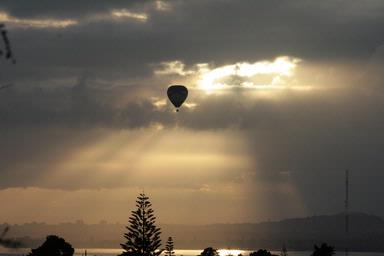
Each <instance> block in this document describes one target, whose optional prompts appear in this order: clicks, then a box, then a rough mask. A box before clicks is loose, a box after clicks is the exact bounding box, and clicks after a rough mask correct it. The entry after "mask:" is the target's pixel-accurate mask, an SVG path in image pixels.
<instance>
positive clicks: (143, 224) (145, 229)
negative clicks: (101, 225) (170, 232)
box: [121, 193, 162, 256]
mask: <svg viewBox="0 0 384 256" xmlns="http://www.w3.org/2000/svg"><path fill="white" fill-rule="evenodd" d="M136 207H137V210H134V211H132V215H131V217H130V218H129V225H128V226H127V227H126V228H127V230H128V232H127V233H125V234H124V237H125V238H126V239H127V241H126V242H125V243H124V244H121V247H122V248H123V249H124V251H123V253H122V254H121V255H122V256H128V255H129V256H133V255H134V256H158V255H160V254H161V252H162V251H161V250H159V247H160V246H161V239H160V234H161V231H160V228H158V227H156V225H155V220H156V217H155V216H154V213H153V210H152V208H151V207H152V204H151V203H150V202H149V198H148V197H147V196H146V195H145V194H144V193H141V194H140V195H139V196H138V197H137V200H136Z"/></svg>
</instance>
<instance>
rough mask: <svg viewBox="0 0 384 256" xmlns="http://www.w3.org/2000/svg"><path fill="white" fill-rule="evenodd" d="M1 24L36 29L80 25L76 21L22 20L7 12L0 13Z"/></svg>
mask: <svg viewBox="0 0 384 256" xmlns="http://www.w3.org/2000/svg"><path fill="white" fill-rule="evenodd" d="M0 22H7V23H9V24H11V25H14V26H20V27H36V28H66V27H70V26H74V25H77V24H78V22H77V21H76V20H72V19H62V20H61V19H20V18H16V17H12V16H10V15H9V14H7V13H5V12H0Z"/></svg>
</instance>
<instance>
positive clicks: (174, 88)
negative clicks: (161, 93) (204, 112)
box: [167, 85, 188, 111]
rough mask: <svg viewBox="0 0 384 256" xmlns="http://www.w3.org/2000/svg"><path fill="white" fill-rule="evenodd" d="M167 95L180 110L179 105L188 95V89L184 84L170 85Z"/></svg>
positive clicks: (177, 109)
mask: <svg viewBox="0 0 384 256" xmlns="http://www.w3.org/2000/svg"><path fill="white" fill-rule="evenodd" d="M167 95H168V98H169V100H170V101H171V102H172V104H173V105H174V106H175V107H176V111H179V107H181V105H182V104H183V103H184V101H185V100H186V99H187V97H188V89H187V88H186V87H185V86H183V85H171V86H169V87H168V90H167Z"/></svg>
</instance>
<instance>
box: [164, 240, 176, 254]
mask: <svg viewBox="0 0 384 256" xmlns="http://www.w3.org/2000/svg"><path fill="white" fill-rule="evenodd" d="M165 255H166V256H174V255H175V251H174V250H173V239H172V237H171V236H170V237H168V241H167V244H166V245H165Z"/></svg>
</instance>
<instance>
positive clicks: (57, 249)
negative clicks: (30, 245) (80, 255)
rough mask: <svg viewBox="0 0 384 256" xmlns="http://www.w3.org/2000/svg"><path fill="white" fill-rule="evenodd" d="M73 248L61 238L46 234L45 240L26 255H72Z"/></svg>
mask: <svg viewBox="0 0 384 256" xmlns="http://www.w3.org/2000/svg"><path fill="white" fill-rule="evenodd" d="M74 252H75V249H73V247H72V245H70V244H69V243H67V242H66V241H65V240H64V239H63V238H61V237H58V236H53V235H51V236H47V240H46V241H45V242H44V243H43V244H42V245H41V246H40V247H38V248H36V249H32V251H31V253H29V254H28V256H47V255H49V256H73V254H74Z"/></svg>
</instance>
